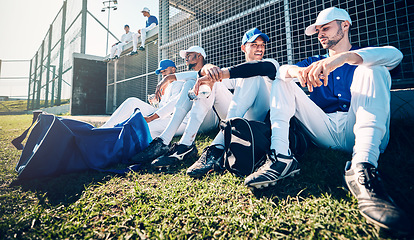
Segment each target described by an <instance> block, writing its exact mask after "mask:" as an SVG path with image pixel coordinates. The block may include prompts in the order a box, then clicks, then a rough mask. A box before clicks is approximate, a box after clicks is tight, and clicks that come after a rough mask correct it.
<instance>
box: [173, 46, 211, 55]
mask: <svg viewBox="0 0 414 240" xmlns="http://www.w3.org/2000/svg"><path fill="white" fill-rule="evenodd" d="M188 52H195V53H201V55H202V56H203V57H204V58H206V56H207V55H206V52H205V51H204V49H203V48H202V47H200V46H192V47H189V48H188V49H187V50H181V51H180V57H182V58H185V55H186V54H187V53H188Z"/></svg>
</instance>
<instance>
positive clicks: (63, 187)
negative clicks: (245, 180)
mask: <svg viewBox="0 0 414 240" xmlns="http://www.w3.org/2000/svg"><path fill="white" fill-rule="evenodd" d="M111 176H113V175H111V174H108V173H101V172H96V171H85V172H80V173H71V174H65V175H62V176H58V177H49V178H42V179H24V180H21V179H17V180H14V181H13V182H12V183H11V184H10V186H9V187H11V188H14V187H21V190H22V191H30V192H33V193H35V195H36V197H37V198H38V199H39V203H40V204H41V205H45V204H46V205H52V206H56V205H60V204H63V205H68V204H71V203H74V202H76V201H77V200H78V199H79V198H80V197H81V196H82V193H83V191H84V190H85V188H86V187H88V186H90V185H95V184H103V183H105V182H107V181H108V180H109V179H110V178H111Z"/></svg>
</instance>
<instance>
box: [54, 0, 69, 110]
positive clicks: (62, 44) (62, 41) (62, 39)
mask: <svg viewBox="0 0 414 240" xmlns="http://www.w3.org/2000/svg"><path fill="white" fill-rule="evenodd" d="M66 6H67V1H64V2H63V7H62V28H61V32H60V35H61V37H60V54H59V70H58V89H57V96H56V102H55V103H56V105H60V102H61V96H62V81H63V76H62V75H63V52H64V50H65V31H66Z"/></svg>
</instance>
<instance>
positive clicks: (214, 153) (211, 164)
mask: <svg viewBox="0 0 414 240" xmlns="http://www.w3.org/2000/svg"><path fill="white" fill-rule="evenodd" d="M223 154H224V150H223V149H219V148H217V147H216V145H213V146H208V147H206V148H205V149H204V150H203V153H202V154H201V156H200V158H199V159H198V160H197V161H196V162H195V163H194V164H193V165H191V166H190V167H189V168H188V169H187V175H189V176H191V177H194V178H200V177H203V176H204V175H206V174H207V173H209V172H211V171H214V170H216V171H218V170H220V169H221V167H220V162H221V160H222V158H223Z"/></svg>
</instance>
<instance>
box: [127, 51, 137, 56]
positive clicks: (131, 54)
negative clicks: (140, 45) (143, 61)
mask: <svg viewBox="0 0 414 240" xmlns="http://www.w3.org/2000/svg"><path fill="white" fill-rule="evenodd" d="M135 54H138V52H137V51H132V52H130V53H129V54H128V55H129V56H134V55H135Z"/></svg>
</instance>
